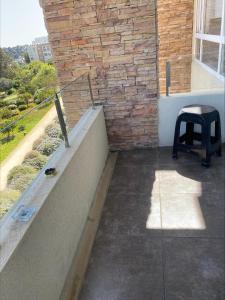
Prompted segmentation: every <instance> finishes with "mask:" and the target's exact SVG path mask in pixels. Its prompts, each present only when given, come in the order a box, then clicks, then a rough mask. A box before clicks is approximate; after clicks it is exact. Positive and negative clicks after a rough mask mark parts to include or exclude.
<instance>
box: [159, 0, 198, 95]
mask: <svg viewBox="0 0 225 300" xmlns="http://www.w3.org/2000/svg"><path fill="white" fill-rule="evenodd" d="M157 15H158V36H159V49H158V60H159V85H160V93H161V94H165V90H166V86H165V82H166V80H165V75H166V74H165V64H166V61H167V60H169V61H171V89H170V90H171V93H180V92H189V91H190V88H191V61H192V57H191V55H192V32H193V0H182V1H181V0H157Z"/></svg>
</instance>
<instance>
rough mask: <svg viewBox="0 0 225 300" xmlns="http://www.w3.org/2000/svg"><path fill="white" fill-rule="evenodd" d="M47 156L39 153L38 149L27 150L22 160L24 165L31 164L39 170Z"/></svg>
mask: <svg viewBox="0 0 225 300" xmlns="http://www.w3.org/2000/svg"><path fill="white" fill-rule="evenodd" d="M47 159H48V157H47V156H45V155H43V154H41V153H39V152H38V151H35V150H33V151H31V152H29V153H28V154H27V155H26V156H25V159H24V161H23V164H24V165H26V166H31V167H33V168H35V169H36V170H41V169H42V168H43V166H44V165H45V163H46V161H47Z"/></svg>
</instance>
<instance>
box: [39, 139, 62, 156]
mask: <svg viewBox="0 0 225 300" xmlns="http://www.w3.org/2000/svg"><path fill="white" fill-rule="evenodd" d="M61 142H62V140H61V139H59V138H50V137H48V138H46V139H43V141H42V142H41V143H40V144H39V145H38V146H37V148H36V149H35V150H37V151H39V152H40V153H42V154H44V155H47V156H49V155H51V154H52V153H53V152H54V151H55V150H56V149H57V148H58V146H59V145H60V144H61Z"/></svg>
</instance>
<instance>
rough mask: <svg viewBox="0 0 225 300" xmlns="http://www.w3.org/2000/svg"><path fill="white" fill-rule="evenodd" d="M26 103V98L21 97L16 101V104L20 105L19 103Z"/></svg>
mask: <svg viewBox="0 0 225 300" xmlns="http://www.w3.org/2000/svg"><path fill="white" fill-rule="evenodd" d="M25 104H26V101H24V99H21V98H19V99H18V100H17V101H16V105H17V106H19V105H25Z"/></svg>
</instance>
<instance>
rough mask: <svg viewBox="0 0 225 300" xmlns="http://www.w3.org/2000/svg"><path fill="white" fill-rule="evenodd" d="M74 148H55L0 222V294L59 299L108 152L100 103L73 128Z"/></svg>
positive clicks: (11, 297)
mask: <svg viewBox="0 0 225 300" xmlns="http://www.w3.org/2000/svg"><path fill="white" fill-rule="evenodd" d="M70 144H71V147H70V148H67V149H66V148H65V147H64V145H61V147H60V148H59V149H58V150H57V151H56V153H55V154H54V155H53V157H52V158H51V159H50V161H49V162H48V164H47V166H46V167H45V168H47V167H48V168H50V167H54V168H56V171H57V174H56V175H55V176H53V177H50V178H47V177H46V176H45V175H44V170H43V171H42V172H41V173H40V174H39V176H38V177H37V178H36V180H35V181H34V182H33V184H32V185H31V186H30V188H29V189H28V190H27V191H26V192H25V193H24V195H23V197H22V198H21V199H20V200H19V202H18V203H17V207H14V209H13V210H12V211H11V212H10V213H9V214H8V215H7V216H5V218H4V219H3V220H2V224H1V235H0V242H1V254H0V256H1V265H0V267H1V269H0V271H1V280H0V298H1V299H7V300H15V299H21V300H22V299H23V300H34V299H41V300H56V299H59V298H60V294H61V292H62V289H63V286H64V283H65V280H66V276H67V274H68V271H69V269H70V266H71V263H72V260H73V258H74V255H75V254H76V251H77V248H78V246H79V241H80V238H81V236H82V232H83V230H84V227H85V224H86V221H87V217H88V213H89V210H90V207H91V205H92V201H93V199H94V197H95V193H96V188H97V186H98V183H99V180H100V178H101V175H102V172H103V169H104V167H105V163H106V159H107V156H108V141H107V133H106V127H105V121H104V114H103V110H102V108H100V107H99V108H96V109H90V110H89V111H87V112H86V113H85V114H84V116H83V117H82V118H81V120H80V121H79V122H78V124H77V125H76V126H75V127H74V129H73V130H72V132H71V133H70ZM22 204H23V205H26V206H32V207H35V208H36V213H35V215H34V216H33V217H32V219H31V220H30V221H29V222H21V221H15V220H14V219H13V218H12V216H13V214H14V213H15V211H16V209H17V208H18V207H19V206H20V205H22Z"/></svg>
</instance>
